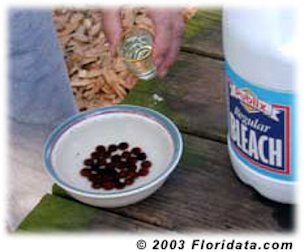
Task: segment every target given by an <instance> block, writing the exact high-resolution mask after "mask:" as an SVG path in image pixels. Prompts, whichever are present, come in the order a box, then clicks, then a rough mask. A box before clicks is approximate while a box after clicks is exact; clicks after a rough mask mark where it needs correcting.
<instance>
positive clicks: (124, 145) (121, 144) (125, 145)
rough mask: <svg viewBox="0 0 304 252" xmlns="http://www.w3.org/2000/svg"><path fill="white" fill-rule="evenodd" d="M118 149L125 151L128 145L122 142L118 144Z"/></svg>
mask: <svg viewBox="0 0 304 252" xmlns="http://www.w3.org/2000/svg"><path fill="white" fill-rule="evenodd" d="M118 148H119V149H120V150H126V149H128V148H129V144H128V143H126V142H122V143H120V144H119V145H118Z"/></svg>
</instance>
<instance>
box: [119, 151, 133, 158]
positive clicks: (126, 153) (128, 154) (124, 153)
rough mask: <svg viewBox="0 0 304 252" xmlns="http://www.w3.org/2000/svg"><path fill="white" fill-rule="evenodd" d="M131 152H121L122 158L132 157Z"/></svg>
mask: <svg viewBox="0 0 304 252" xmlns="http://www.w3.org/2000/svg"><path fill="white" fill-rule="evenodd" d="M130 155H131V153H130V152H129V151H124V152H123V153H122V154H121V157H122V158H125V159H128V158H129V157H130Z"/></svg>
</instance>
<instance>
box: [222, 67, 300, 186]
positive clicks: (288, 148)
mask: <svg viewBox="0 0 304 252" xmlns="http://www.w3.org/2000/svg"><path fill="white" fill-rule="evenodd" d="M225 73H226V76H225V78H226V80H225V82H226V94H227V99H228V111H227V113H228V131H229V142H230V144H231V147H232V148H231V149H232V151H233V152H234V153H235V155H236V156H237V157H238V158H239V160H240V161H241V162H243V163H245V164H246V165H247V166H248V167H249V168H251V169H253V170H254V171H256V172H259V173H261V174H263V175H266V176H269V177H272V178H275V179H280V180H285V181H293V180H295V170H294V166H295V155H294V146H295V141H294V140H295V139H294V126H293V125H295V123H294V113H295V111H294V110H295V109H294V108H295V106H294V101H295V99H294V94H292V93H284V92H276V91H273V90H269V89H265V88H263V87H261V86H258V85H254V84H253V83H250V82H248V81H246V80H244V79H243V78H242V77H240V76H239V75H238V74H237V73H235V72H234V71H233V69H232V68H231V67H230V66H229V65H228V63H226V65H225Z"/></svg>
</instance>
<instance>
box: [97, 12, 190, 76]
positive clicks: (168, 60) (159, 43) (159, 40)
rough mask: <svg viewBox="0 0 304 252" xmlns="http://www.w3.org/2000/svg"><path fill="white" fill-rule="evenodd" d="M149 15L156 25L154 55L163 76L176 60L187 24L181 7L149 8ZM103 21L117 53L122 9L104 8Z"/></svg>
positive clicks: (111, 47)
mask: <svg viewBox="0 0 304 252" xmlns="http://www.w3.org/2000/svg"><path fill="white" fill-rule="evenodd" d="M148 15H149V17H150V18H151V19H152V21H153V23H154V25H155V37H154V45H153V54H152V57H153V61H154V64H155V66H156V68H157V72H158V75H159V76H160V77H163V76H165V75H166V73H167V71H168V69H169V67H171V66H172V65H173V63H174V62H175V60H176V57H177V54H178V52H179V49H180V45H181V42H182V36H183V33H184V28H185V24H184V20H183V16H182V13H181V11H180V10H179V9H149V10H148ZM102 21H103V29H104V32H105V35H106V37H107V39H108V41H109V43H110V51H111V53H112V55H115V54H116V48H117V45H118V43H119V38H120V34H121V32H122V28H121V21H120V9H119V8H116V9H108V10H104V11H103V15H102Z"/></svg>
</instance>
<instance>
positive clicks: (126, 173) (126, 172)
mask: <svg viewBox="0 0 304 252" xmlns="http://www.w3.org/2000/svg"><path fill="white" fill-rule="evenodd" d="M128 174H129V172H128V171H121V172H120V173H119V174H118V176H119V178H125V177H127V176H128Z"/></svg>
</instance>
